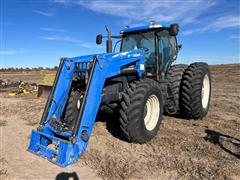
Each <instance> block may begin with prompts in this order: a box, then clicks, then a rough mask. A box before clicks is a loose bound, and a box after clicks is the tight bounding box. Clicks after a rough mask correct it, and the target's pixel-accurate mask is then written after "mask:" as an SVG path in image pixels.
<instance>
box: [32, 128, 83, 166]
mask: <svg viewBox="0 0 240 180" xmlns="http://www.w3.org/2000/svg"><path fill="white" fill-rule="evenodd" d="M28 151H29V152H31V153H34V154H36V155H39V156H42V157H43V158H46V159H47V160H49V161H50V162H52V163H54V164H57V165H59V166H61V167H66V166H67V165H69V164H72V163H73V162H74V161H75V160H74V156H75V155H74V145H73V144H72V143H70V142H68V141H66V140H63V139H60V138H57V137H54V136H50V135H47V134H46V133H43V132H40V131H34V130H33V131H32V135H31V141H30V145H29V147H28ZM78 154H79V153H78ZM78 154H77V156H78Z"/></svg>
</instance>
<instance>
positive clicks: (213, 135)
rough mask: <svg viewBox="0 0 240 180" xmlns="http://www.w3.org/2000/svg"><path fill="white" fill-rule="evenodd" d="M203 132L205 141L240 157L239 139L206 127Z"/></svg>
mask: <svg viewBox="0 0 240 180" xmlns="http://www.w3.org/2000/svg"><path fill="white" fill-rule="evenodd" d="M205 132H206V133H207V136H206V137H204V139H205V140H206V141H209V142H211V143H213V144H215V145H217V146H219V147H220V148H221V149H223V150H224V151H225V152H227V153H229V154H231V155H232V156H235V157H236V158H238V159H240V139H237V138H235V137H232V136H229V135H226V134H222V133H219V132H217V131H214V130H210V129H206V130H205Z"/></svg>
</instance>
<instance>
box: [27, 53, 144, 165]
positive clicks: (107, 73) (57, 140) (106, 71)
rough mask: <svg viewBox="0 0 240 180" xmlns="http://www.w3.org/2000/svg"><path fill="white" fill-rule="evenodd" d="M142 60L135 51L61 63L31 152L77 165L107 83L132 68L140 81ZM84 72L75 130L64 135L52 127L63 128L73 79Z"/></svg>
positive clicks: (52, 160)
mask: <svg viewBox="0 0 240 180" xmlns="http://www.w3.org/2000/svg"><path fill="white" fill-rule="evenodd" d="M143 57H144V53H143V52H142V51H141V50H135V51H130V52H127V53H126V52H124V53H115V54H101V55H94V56H82V57H74V58H64V59H61V62H60V65H59V69H58V72H57V75H56V78H55V81H54V86H53V89H52V92H51V94H50V96H49V99H48V101H47V103H46V107H45V109H44V113H43V116H42V119H41V122H40V126H39V128H38V130H37V131H35V130H33V131H32V136H31V141H30V145H29V148H28V150H29V151H30V152H32V153H35V154H37V155H40V156H42V157H44V158H47V159H48V160H49V161H51V162H53V163H55V164H57V165H60V166H63V167H66V166H68V165H69V164H72V163H74V162H76V161H77V160H78V158H79V157H80V155H81V154H83V153H84V152H85V150H86V148H87V145H88V140H89V137H90V135H91V132H92V128H93V125H94V122H95V119H96V116H97V112H98V109H99V106H100V104H101V94H102V89H103V87H104V83H105V81H106V79H108V78H111V77H115V76H118V75H120V73H121V70H123V69H124V68H127V67H129V66H131V67H132V68H134V69H135V70H136V72H137V74H138V76H139V77H141V76H142V74H143V72H144V58H143ZM83 72H85V76H86V74H87V75H88V76H87V78H86V79H85V81H86V88H85V91H84V92H83V99H82V102H81V106H80V109H79V113H78V116H77V119H76V121H75V122H74V128H73V130H72V131H63V130H61V127H59V128H58V126H53V125H52V122H56V123H59V124H60V119H61V115H62V113H63V111H64V107H65V105H66V102H67V100H68V98H69V91H70V90H71V88H70V87H71V85H72V81H73V78H74V77H76V76H79V77H80V76H81V74H82V73H83ZM80 78H81V77H80ZM59 126H60V125H59Z"/></svg>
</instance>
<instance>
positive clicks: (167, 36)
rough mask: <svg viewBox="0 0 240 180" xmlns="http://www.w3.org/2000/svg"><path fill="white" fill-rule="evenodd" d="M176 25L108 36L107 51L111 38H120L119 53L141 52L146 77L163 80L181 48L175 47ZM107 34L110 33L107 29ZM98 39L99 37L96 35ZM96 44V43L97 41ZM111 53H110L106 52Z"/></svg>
mask: <svg viewBox="0 0 240 180" xmlns="http://www.w3.org/2000/svg"><path fill="white" fill-rule="evenodd" d="M178 31H179V26H178V25H177V24H155V23H153V22H151V24H150V25H147V26H141V27H136V28H129V27H127V28H126V29H124V30H122V31H121V36H111V34H110V35H108V36H107V37H108V40H107V50H111V47H110V46H112V45H111V44H112V41H111V39H110V38H111V37H113V38H117V37H118V38H121V47H120V52H129V51H133V50H142V51H143V52H144V59H145V75H146V76H148V77H157V79H160V77H162V78H164V77H165V74H166V72H167V70H168V69H169V67H170V65H171V64H172V62H173V61H175V60H176V58H177V54H178V51H179V49H180V47H181V46H178V45H177V40H176V35H177V34H178ZM107 32H108V33H109V32H110V31H109V30H108V29H107ZM98 38H99V35H98ZM97 44H99V43H98V41H97ZM107 53H111V51H107Z"/></svg>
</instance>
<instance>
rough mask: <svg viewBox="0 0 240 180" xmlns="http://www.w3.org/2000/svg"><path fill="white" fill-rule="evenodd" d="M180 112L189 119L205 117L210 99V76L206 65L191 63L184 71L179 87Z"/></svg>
mask: <svg viewBox="0 0 240 180" xmlns="http://www.w3.org/2000/svg"><path fill="white" fill-rule="evenodd" d="M180 98H181V111H182V114H183V115H184V116H186V117H187V118H191V119H202V118H203V117H204V116H206V115H207V113H208V109H209V105H210V98H211V76H210V71H209V66H208V65H207V64H206V63H202V62H198V63H193V64H191V65H190V66H188V68H187V69H186V71H185V73H184V76H183V80H182V87H181V97H180Z"/></svg>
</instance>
